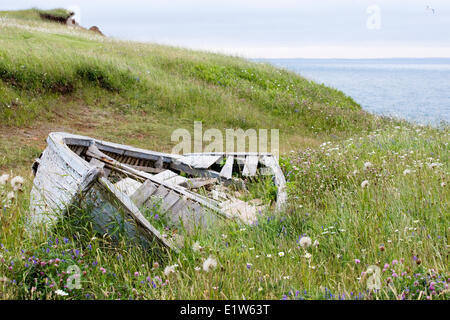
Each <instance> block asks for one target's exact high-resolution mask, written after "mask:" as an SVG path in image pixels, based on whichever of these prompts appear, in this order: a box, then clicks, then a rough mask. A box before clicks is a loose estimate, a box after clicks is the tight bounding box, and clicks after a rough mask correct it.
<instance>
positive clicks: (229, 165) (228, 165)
mask: <svg viewBox="0 0 450 320" xmlns="http://www.w3.org/2000/svg"><path fill="white" fill-rule="evenodd" d="M233 164H234V156H228V157H227V161H226V162H225V165H224V166H223V167H222V170H220V177H222V178H226V179H231V176H232V174H233Z"/></svg>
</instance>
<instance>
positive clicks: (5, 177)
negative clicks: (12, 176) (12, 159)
mask: <svg viewBox="0 0 450 320" xmlns="http://www.w3.org/2000/svg"><path fill="white" fill-rule="evenodd" d="M8 179H9V174H6V173H5V174H2V175H1V176H0V186H4V185H5V184H6V182H8Z"/></svg>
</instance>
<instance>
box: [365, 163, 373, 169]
mask: <svg viewBox="0 0 450 320" xmlns="http://www.w3.org/2000/svg"><path fill="white" fill-rule="evenodd" d="M371 167H372V162H370V161H367V162H364V170H367V169H369V168H371Z"/></svg>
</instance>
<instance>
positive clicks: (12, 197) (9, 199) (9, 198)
mask: <svg viewBox="0 0 450 320" xmlns="http://www.w3.org/2000/svg"><path fill="white" fill-rule="evenodd" d="M15 197H16V196H15V194H14V192H12V191H11V192H8V194H7V195H6V200H7V201H12V200H14V198H15Z"/></svg>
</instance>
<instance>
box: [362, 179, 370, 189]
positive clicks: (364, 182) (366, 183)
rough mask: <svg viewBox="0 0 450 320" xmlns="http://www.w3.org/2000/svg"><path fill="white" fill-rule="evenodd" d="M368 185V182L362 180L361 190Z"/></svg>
mask: <svg viewBox="0 0 450 320" xmlns="http://www.w3.org/2000/svg"><path fill="white" fill-rule="evenodd" d="M368 185H369V180H364V181H363V182H361V188H365V187H367V186H368Z"/></svg>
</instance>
